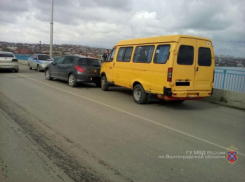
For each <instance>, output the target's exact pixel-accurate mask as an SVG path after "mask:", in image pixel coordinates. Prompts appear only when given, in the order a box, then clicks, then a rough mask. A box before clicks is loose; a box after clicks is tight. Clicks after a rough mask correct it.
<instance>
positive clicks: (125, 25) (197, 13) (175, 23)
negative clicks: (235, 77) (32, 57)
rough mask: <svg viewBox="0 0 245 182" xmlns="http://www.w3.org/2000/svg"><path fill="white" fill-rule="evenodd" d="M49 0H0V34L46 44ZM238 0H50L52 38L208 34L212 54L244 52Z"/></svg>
mask: <svg viewBox="0 0 245 182" xmlns="http://www.w3.org/2000/svg"><path fill="white" fill-rule="evenodd" d="M50 2H51V1H50V0H22V1H19V0H18V1H17V0H1V1H0V38H1V40H4V41H13V42H16V41H18V42H33V43H36V42H38V41H39V40H41V41H42V42H45V43H49V28H50V4H51V3H50ZM244 32H245V1H243V0H215V1H212V0H205V1H203V0H189V1H180V0H172V1H168V0H151V1H149V0H123V1H115V0H72V1H70V0H54V43H59V44H62V43H66V44H68V43H71V44H81V45H89V46H99V47H105V48H111V47H112V46H113V45H115V44H116V43H117V42H118V41H119V40H122V39H130V38H138V37H150V36H158V35H170V34H188V35H196V36H202V37H207V38H210V39H212V41H213V43H214V46H215V47H214V49H215V53H216V54H230V55H234V56H243V57H245V52H244V50H245V45H244V44H245V43H244V41H245V33H244Z"/></svg>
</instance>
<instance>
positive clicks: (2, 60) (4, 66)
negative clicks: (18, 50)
mask: <svg viewBox="0 0 245 182" xmlns="http://www.w3.org/2000/svg"><path fill="white" fill-rule="evenodd" d="M0 70H14V71H15V72H16V73H17V72H19V63H18V59H16V57H15V55H14V54H13V53H12V52H3V51H0Z"/></svg>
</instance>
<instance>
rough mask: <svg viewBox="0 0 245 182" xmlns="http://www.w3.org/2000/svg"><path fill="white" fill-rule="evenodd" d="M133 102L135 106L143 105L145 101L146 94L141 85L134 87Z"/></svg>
mask: <svg viewBox="0 0 245 182" xmlns="http://www.w3.org/2000/svg"><path fill="white" fill-rule="evenodd" d="M133 97H134V102H136V103H137V104H145V103H146V101H147V97H148V94H147V93H146V92H145V90H144V88H143V87H142V85H140V84H137V85H135V86H134V90H133Z"/></svg>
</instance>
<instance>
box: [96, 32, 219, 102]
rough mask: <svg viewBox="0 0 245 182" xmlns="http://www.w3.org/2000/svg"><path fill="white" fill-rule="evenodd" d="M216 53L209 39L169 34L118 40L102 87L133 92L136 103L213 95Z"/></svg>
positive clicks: (103, 74) (103, 73) (103, 70)
mask: <svg viewBox="0 0 245 182" xmlns="http://www.w3.org/2000/svg"><path fill="white" fill-rule="evenodd" d="M214 63H215V61H214V50H213V45H212V41H211V40H210V39H207V38H202V37H195V36H189V35H169V36H159V37H149V38H139V39H131V40H122V41H119V42H118V43H117V44H116V45H115V46H114V47H113V49H112V50H111V52H110V54H109V55H108V57H107V59H106V60H104V61H103V65H102V67H101V71H100V76H101V88H102V90H104V91H106V90H108V88H109V86H110V85H118V86H122V87H127V88H130V89H132V90H133V98H134V101H135V102H136V103H138V104H144V103H146V102H147V101H149V99H150V98H152V97H151V96H156V97H157V98H158V99H160V100H168V101H173V102H183V101H185V100H201V99H203V98H205V97H208V96H210V95H211V94H212V88H213V81H214V80H213V77H214Z"/></svg>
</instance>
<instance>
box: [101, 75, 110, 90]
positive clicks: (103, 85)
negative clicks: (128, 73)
mask: <svg viewBox="0 0 245 182" xmlns="http://www.w3.org/2000/svg"><path fill="white" fill-rule="evenodd" d="M108 88H109V84H108V81H107V78H106V76H102V78H101V89H102V90H104V91H107V90H108Z"/></svg>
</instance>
